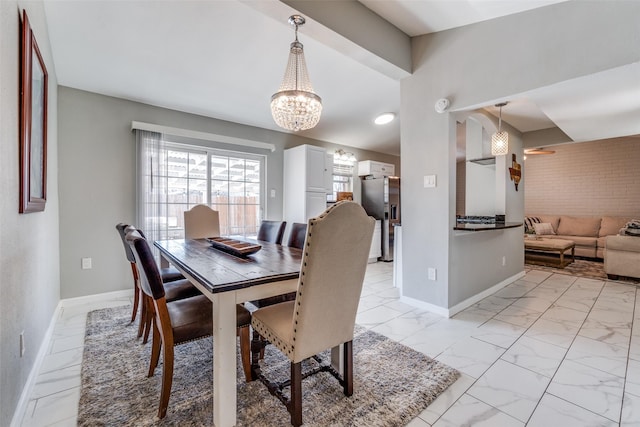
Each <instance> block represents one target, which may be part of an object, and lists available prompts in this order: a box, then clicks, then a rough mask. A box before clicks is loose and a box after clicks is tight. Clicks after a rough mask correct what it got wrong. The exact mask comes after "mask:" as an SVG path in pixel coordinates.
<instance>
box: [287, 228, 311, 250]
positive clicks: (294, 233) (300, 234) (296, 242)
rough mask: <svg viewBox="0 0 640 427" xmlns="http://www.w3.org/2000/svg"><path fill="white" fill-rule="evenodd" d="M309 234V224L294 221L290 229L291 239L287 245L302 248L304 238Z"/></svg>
mask: <svg viewBox="0 0 640 427" xmlns="http://www.w3.org/2000/svg"><path fill="white" fill-rule="evenodd" d="M306 235H307V224H302V223H300V222H294V223H293V224H291V231H289V240H288V241H287V246H290V247H293V248H298V249H302V248H303V247H304V239H305V237H306Z"/></svg>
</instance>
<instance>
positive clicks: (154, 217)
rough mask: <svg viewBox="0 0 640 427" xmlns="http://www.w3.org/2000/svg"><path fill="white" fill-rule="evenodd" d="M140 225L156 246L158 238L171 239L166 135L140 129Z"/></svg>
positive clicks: (138, 154)
mask: <svg viewBox="0 0 640 427" xmlns="http://www.w3.org/2000/svg"><path fill="white" fill-rule="evenodd" d="M136 147H137V163H138V165H137V167H138V173H137V174H136V175H137V179H138V186H137V205H138V206H137V210H138V228H140V229H141V230H142V231H143V232H144V233H145V235H146V237H147V239H148V240H149V244H150V246H151V247H152V248H153V251H154V254H155V255H156V258H158V257H159V252H158V250H157V249H155V247H153V242H154V241H156V240H164V239H166V238H167V231H168V226H167V223H166V218H167V175H168V173H167V158H166V157H167V149H166V147H165V142H164V140H163V138H162V134H160V133H158V132H151V131H146V130H140V129H137V130H136Z"/></svg>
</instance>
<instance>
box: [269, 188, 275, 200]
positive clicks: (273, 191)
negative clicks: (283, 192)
mask: <svg viewBox="0 0 640 427" xmlns="http://www.w3.org/2000/svg"><path fill="white" fill-rule="evenodd" d="M269 196H270V197H271V198H272V199H275V198H276V189H275V188H272V189H271V192H270V194H269Z"/></svg>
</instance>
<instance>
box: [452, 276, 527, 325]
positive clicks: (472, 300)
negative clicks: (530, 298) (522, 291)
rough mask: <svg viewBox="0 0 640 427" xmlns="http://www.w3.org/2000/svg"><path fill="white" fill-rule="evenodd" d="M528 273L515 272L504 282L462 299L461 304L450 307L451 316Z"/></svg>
mask: <svg viewBox="0 0 640 427" xmlns="http://www.w3.org/2000/svg"><path fill="white" fill-rule="evenodd" d="M525 274H526V273H525V272H524V271H521V272H520V273H517V274H514V275H513V276H511V277H509V278H507V279H504V280H503V281H502V282H500V283H498V284H496V285H493V286H492V287H490V288H489V289H486V290H484V291H482V292H480V293H479V294H476V295H474V296H472V297H471V298H467V299H466V300H464V301H462V302H461V303H459V304H456V305H454V306H453V307H451V308H449V317H451V316H453V315H455V314H456V313H459V312H461V311H462V310H464V309H465V308H467V307H471V306H472V305H473V304H475V303H477V302H478V301H480V300H482V299H484V298H486V297H488V296H490V295H491V294H494V293H496V292H498V291H499V290H500V289H502V288H504V287H505V286H507V285H508V284H510V283H513V282H515V281H516V280H518V279H520V278H521V277H524V275H525Z"/></svg>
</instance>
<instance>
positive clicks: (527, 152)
mask: <svg viewBox="0 0 640 427" xmlns="http://www.w3.org/2000/svg"><path fill="white" fill-rule="evenodd" d="M524 154H525V155H527V156H528V155H532V156H533V155H536V154H555V151H554V150H545V149H544V148H542V147H541V148H528V149H525V150H524Z"/></svg>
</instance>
